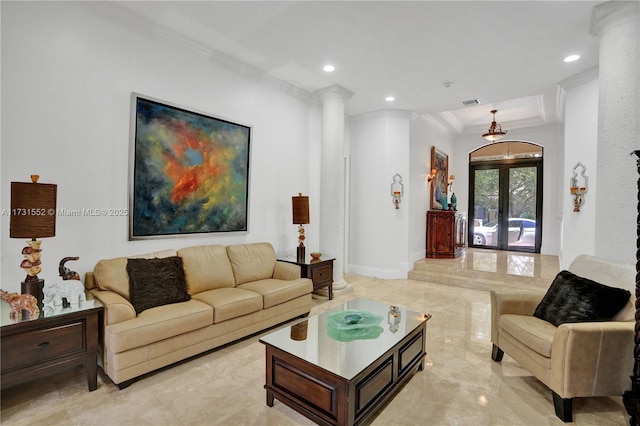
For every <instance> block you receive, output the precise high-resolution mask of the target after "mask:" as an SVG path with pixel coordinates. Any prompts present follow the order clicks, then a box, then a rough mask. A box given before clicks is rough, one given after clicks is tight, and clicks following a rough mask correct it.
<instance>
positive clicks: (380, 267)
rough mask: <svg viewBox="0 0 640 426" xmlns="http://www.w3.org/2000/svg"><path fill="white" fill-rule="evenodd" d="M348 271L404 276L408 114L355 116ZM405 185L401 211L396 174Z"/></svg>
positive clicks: (390, 112) (408, 187)
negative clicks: (394, 194)
mask: <svg viewBox="0 0 640 426" xmlns="http://www.w3.org/2000/svg"><path fill="white" fill-rule="evenodd" d="M349 127H350V132H349V133H350V141H349V149H350V156H349V158H350V171H351V173H350V190H349V194H350V198H349V214H350V218H349V265H348V268H347V269H348V272H349V273H352V274H361V275H367V276H377V277H380V278H406V276H407V272H408V271H409V270H410V269H412V267H413V266H412V265H410V264H409V254H408V235H409V217H410V209H411V201H410V200H411V198H412V192H411V184H410V182H411V174H410V167H409V152H410V151H409V113H408V112H406V111H393V110H386V111H378V112H374V113H371V114H363V115H359V116H355V117H351V119H350V121H349ZM396 173H399V174H400V175H401V176H402V181H403V184H404V195H403V197H402V202H401V203H400V209H398V210H396V209H395V207H394V204H393V203H392V201H393V199H392V197H391V183H392V182H393V176H394V175H395V174H396Z"/></svg>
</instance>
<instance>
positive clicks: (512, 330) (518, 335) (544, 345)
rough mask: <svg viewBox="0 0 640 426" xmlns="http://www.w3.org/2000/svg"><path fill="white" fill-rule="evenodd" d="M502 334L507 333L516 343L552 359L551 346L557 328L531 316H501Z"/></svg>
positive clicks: (499, 323)
mask: <svg viewBox="0 0 640 426" xmlns="http://www.w3.org/2000/svg"><path fill="white" fill-rule="evenodd" d="M498 325H499V327H500V334H501V335H502V333H506V334H509V335H510V336H512V337H513V338H514V339H515V340H516V341H518V342H521V343H522V344H524V345H526V346H527V347H529V348H530V349H531V350H533V351H535V352H537V353H539V354H540V355H542V356H545V357H547V358H551V345H552V343H553V335H554V334H555V332H556V329H557V327H556V326H554V325H552V324H550V323H549V322H547V321H544V320H541V319H539V318H536V317H532V316H529V315H514V314H505V315H500V319H499V322H498Z"/></svg>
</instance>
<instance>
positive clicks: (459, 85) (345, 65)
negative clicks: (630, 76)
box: [101, 1, 599, 133]
mask: <svg viewBox="0 0 640 426" xmlns="http://www.w3.org/2000/svg"><path fill="white" fill-rule="evenodd" d="M598 3H599V2H584V1H567V2H562V1H493V2H492V1H466V2H465V1H440V2H438V1H409V2H401V1H388V2H383V1H353V2H349V1H336V2H329V1H285V2H263V1H249V2H244V1H230V2H220V1H176V2H170V1H165V2H153V1H141V2H131V1H126V2H114V3H109V4H108V6H104V5H102V6H101V7H102V12H105V11H107V9H110V10H109V13H110V14H111V16H112V17H113V16H115V13H114V11H115V9H118V11H117V15H118V17H119V19H121V20H122V19H125V17H126V19H129V20H130V21H132V22H133V21H138V22H144V23H145V24H146V25H147V28H156V29H158V28H159V29H162V31H163V34H164V36H168V37H172V38H176V39H177V40H179V41H180V42H181V43H185V44H192V46H198V47H199V48H200V50H203V51H206V53H207V54H210V55H212V56H216V57H218V58H219V59H223V60H226V61H233V62H234V63H236V64H238V63H240V64H246V65H247V66H249V67H250V68H251V69H253V70H257V71H259V72H261V73H264V74H265V75H267V76H269V77H271V78H273V79H276V80H277V81H281V82H284V83H283V84H286V85H287V86H288V87H295V88H298V89H299V90H301V91H302V92H303V93H307V92H308V93H309V94H310V96H313V92H314V91H315V90H317V89H321V88H324V87H327V86H330V85H334V84H338V85H341V86H343V87H345V88H346V89H348V90H350V91H352V92H353V93H354V95H353V97H352V98H351V99H349V100H348V101H347V104H346V112H347V113H348V114H351V115H356V114H362V113H367V112H371V111H376V110H380V109H387V108H394V109H404V110H411V111H414V112H416V113H417V114H419V115H425V116H426V117H429V118H430V119H432V120H435V121H436V122H438V123H440V124H441V125H443V126H445V127H446V128H448V129H449V130H452V131H454V132H456V133H462V132H464V131H469V129H473V130H474V131H475V128H476V127H478V128H480V127H483V128H486V127H488V124H489V122H490V121H491V115H490V113H489V111H490V110H491V109H492V108H494V107H495V108H496V109H498V110H499V112H498V114H497V120H498V122H500V123H502V124H503V126H504V125H505V124H507V123H511V124H512V125H514V126H516V125H517V126H520V127H523V126H526V125H533V124H541V123H545V122H550V121H554V120H555V119H556V114H557V112H556V108H557V99H556V98H557V96H556V92H557V86H558V83H560V82H561V81H563V80H565V79H568V78H570V77H572V76H574V75H576V74H578V73H581V72H583V71H587V72H588V70H589V69H593V67H594V66H596V65H597V64H598V39H597V37H596V36H594V35H592V34H590V32H589V26H590V22H591V11H592V9H593V7H594V6H595V5H596V4H598ZM571 53H578V54H580V55H581V59H580V60H579V61H577V62H574V63H569V64H567V63H564V62H563V60H562V59H563V58H564V57H565V56H567V55H568V54H571ZM326 63H332V64H334V65H335V66H336V71H335V72H333V73H331V74H328V73H325V72H324V71H322V67H323V65H325V64H326ZM447 82H448V83H450V84H448V86H449V87H446V86H447V85H445V83H447ZM387 95H393V96H395V98H396V101H394V102H392V103H389V102H386V101H385V100H384V98H385V96H387ZM468 99H479V100H480V102H481V105H480V106H473V107H464V106H463V104H462V102H463V101H465V100H468ZM505 127H506V126H505Z"/></svg>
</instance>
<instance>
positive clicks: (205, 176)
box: [129, 93, 251, 240]
mask: <svg viewBox="0 0 640 426" xmlns="http://www.w3.org/2000/svg"><path fill="white" fill-rule="evenodd" d="M250 142H251V127H250V126H247V125H244V124H239V123H234V122H231V121H229V120H225V119H222V118H218V117H214V116H211V115H208V114H205V113H201V112H197V111H194V110H189V109H186V108H183V107H179V106H177V105H173V104H170V103H168V102H164V101H159V100H157V99H153V98H150V97H146V96H142V95H139V94H137V93H133V94H132V96H131V142H130V145H131V146H130V153H129V155H130V159H129V186H130V188H129V204H130V211H129V240H138V239H150V238H167V237H173V236H186V235H191V234H200V233H211V232H232V231H246V230H247V217H248V192H249V151H250V149H249V148H250Z"/></svg>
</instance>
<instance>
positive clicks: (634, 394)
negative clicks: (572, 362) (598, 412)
mask: <svg viewBox="0 0 640 426" xmlns="http://www.w3.org/2000/svg"><path fill="white" fill-rule="evenodd" d="M634 154H635V156H636V157H637V158H636V167H637V168H638V174H640V151H633V152H632V153H631V155H634ZM636 211H637V212H638V218H637V226H636V249H637V250H636V325H635V333H634V336H633V341H634V343H635V345H634V348H633V357H634V359H635V362H634V364H633V375H632V376H631V390H630V391H626V392H625V393H624V394H623V395H622V401H623V402H624V407H625V408H626V409H627V413H629V415H630V416H631V419H630V420H629V424H630V425H631V426H637V425H639V424H640V177H639V178H638V205H637V208H636Z"/></svg>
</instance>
